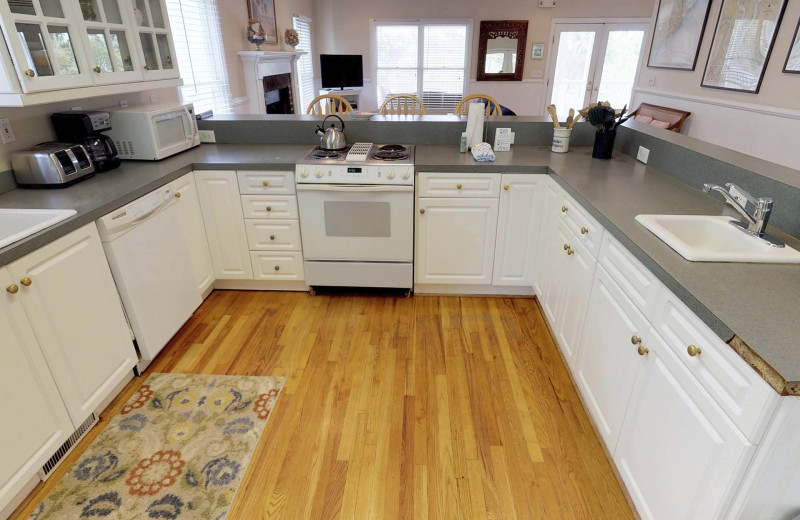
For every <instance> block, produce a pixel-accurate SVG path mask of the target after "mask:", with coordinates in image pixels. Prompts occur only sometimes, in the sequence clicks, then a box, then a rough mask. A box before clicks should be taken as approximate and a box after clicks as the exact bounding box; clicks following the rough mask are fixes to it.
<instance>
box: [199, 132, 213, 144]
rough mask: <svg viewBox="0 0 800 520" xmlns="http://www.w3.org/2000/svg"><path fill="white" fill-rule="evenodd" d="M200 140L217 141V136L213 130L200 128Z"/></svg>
mask: <svg viewBox="0 0 800 520" xmlns="http://www.w3.org/2000/svg"><path fill="white" fill-rule="evenodd" d="M199 133H200V142H201V143H216V142H217V136H215V135H214V131H213V130H200V131H199Z"/></svg>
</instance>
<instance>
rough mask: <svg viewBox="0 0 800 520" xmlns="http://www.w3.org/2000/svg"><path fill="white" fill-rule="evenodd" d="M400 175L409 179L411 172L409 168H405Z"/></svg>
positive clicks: (404, 178)
mask: <svg viewBox="0 0 800 520" xmlns="http://www.w3.org/2000/svg"><path fill="white" fill-rule="evenodd" d="M400 177H402V178H403V180H408V178H409V177H411V173H410V172H409V171H408V170H403V173H401V174H400Z"/></svg>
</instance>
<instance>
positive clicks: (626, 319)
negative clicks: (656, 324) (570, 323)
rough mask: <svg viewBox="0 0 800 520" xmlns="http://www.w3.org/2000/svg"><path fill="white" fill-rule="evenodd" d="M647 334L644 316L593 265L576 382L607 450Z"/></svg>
mask: <svg viewBox="0 0 800 520" xmlns="http://www.w3.org/2000/svg"><path fill="white" fill-rule="evenodd" d="M649 335H650V324H649V323H648V322H647V320H646V319H645V317H644V316H643V315H642V314H641V313H640V312H639V311H638V310H637V309H636V306H635V305H633V303H632V302H631V301H630V300H629V299H628V298H627V297H626V296H625V295H624V294H623V292H622V289H621V288H620V287H619V286H618V285H617V284H616V282H615V281H614V280H613V279H612V278H611V276H610V275H609V274H608V273H607V272H606V271H605V269H603V268H602V267H598V269H597V276H596V277H595V279H594V286H593V287H592V296H591V299H590V300H589V307H588V310H587V312H586V324H585V325H584V328H583V336H582V340H581V347H580V350H579V352H580V353H579V354H578V359H577V361H576V363H575V382H576V383H577V385H578V388H579V390H580V392H581V395H582V396H583V401H584V403H586V406H587V408H588V411H589V414H590V415H591V416H592V418H593V419H594V421H595V425H596V426H597V429H598V431H599V432H600V435H601V436H602V438H603V441H605V443H606V447H607V448H608V450H609V452H610V453H613V452H614V448H615V446H616V444H617V439H618V437H619V432H620V429H621V428H622V420H623V419H624V417H625V411H626V410H627V408H628V400H629V399H630V396H631V390H632V388H633V385H634V383H635V382H636V374H637V373H638V371H639V367H640V366H641V364H642V356H643V355H646V353H647V351H646V349H647V348H648V345H649V344H650V338H649V337H648V336H649Z"/></svg>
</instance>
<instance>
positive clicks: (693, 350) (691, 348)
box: [686, 345, 703, 357]
mask: <svg viewBox="0 0 800 520" xmlns="http://www.w3.org/2000/svg"><path fill="white" fill-rule="evenodd" d="M686 352H688V353H689V355H690V356H692V357H696V356H699V355H700V354H702V353H703V351H702V350H700V349H699V348H697V347H695V346H694V345H689V347H688V348H687V349H686Z"/></svg>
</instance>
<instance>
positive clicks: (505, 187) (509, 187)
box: [503, 184, 511, 191]
mask: <svg viewBox="0 0 800 520" xmlns="http://www.w3.org/2000/svg"><path fill="white" fill-rule="evenodd" d="M503 189H504V190H506V191H508V190H509V189H511V186H509V185H508V184H506V185H505V186H503Z"/></svg>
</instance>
